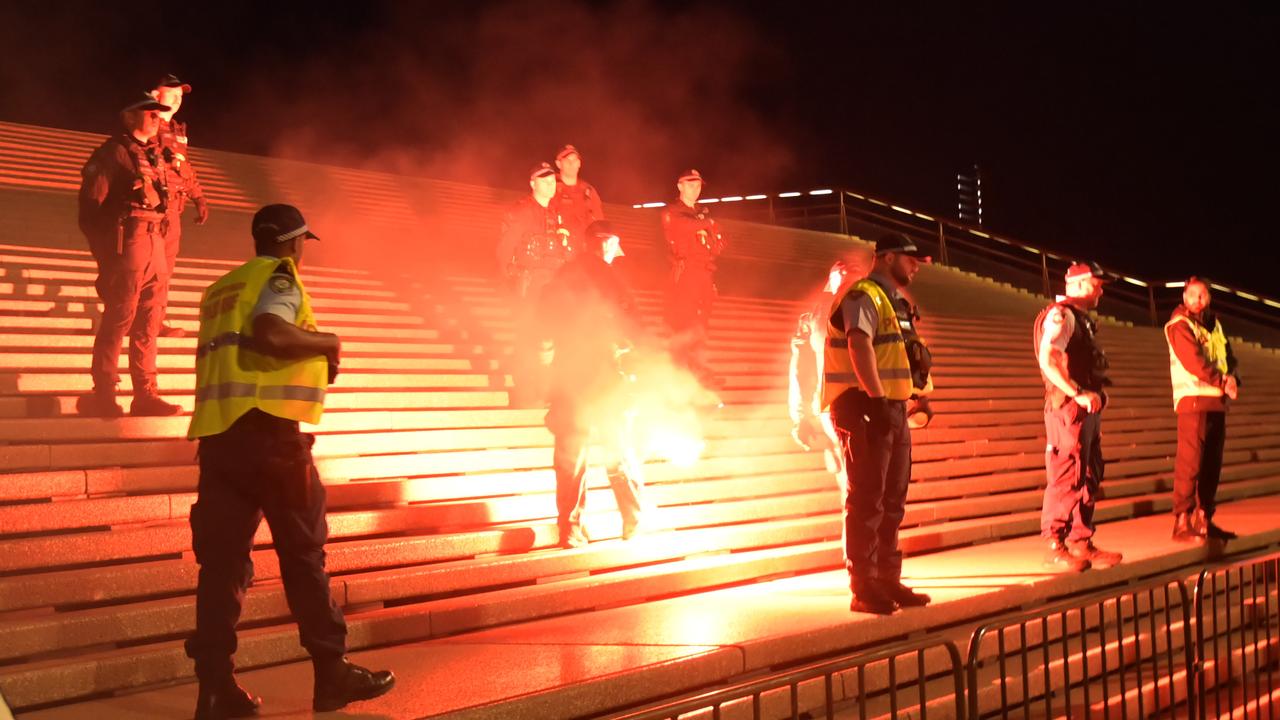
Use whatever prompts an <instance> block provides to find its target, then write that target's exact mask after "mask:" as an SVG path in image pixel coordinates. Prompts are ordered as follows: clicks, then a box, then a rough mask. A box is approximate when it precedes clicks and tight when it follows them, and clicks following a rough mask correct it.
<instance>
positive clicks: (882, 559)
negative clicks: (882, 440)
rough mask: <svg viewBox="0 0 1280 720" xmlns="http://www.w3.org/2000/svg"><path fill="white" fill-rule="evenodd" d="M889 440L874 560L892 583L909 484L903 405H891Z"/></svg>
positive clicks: (898, 563) (907, 434) (896, 570)
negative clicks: (889, 445) (882, 510)
mask: <svg viewBox="0 0 1280 720" xmlns="http://www.w3.org/2000/svg"><path fill="white" fill-rule="evenodd" d="M890 417H891V419H892V423H893V426H892V439H891V443H892V444H891V447H890V449H889V457H888V461H889V462H888V467H887V469H886V472H885V481H884V514H883V516H882V517H881V520H880V527H879V528H878V530H877V545H878V546H879V547H878V550H877V555H876V562H877V564H878V566H879V570H878V572H879V576H880V579H881V580H883V581H885V582H889V583H892V582H894V581H897V580H898V579H899V578H901V577H902V551H901V550H900V549H899V547H898V529H899V528H900V527H902V519H903V518H904V517H905V516H906V512H907V488H908V487H909V486H910V484H911V428H909V427H908V426H907V411H906V404H905V403H899V402H895V403H892V406H891V414H890Z"/></svg>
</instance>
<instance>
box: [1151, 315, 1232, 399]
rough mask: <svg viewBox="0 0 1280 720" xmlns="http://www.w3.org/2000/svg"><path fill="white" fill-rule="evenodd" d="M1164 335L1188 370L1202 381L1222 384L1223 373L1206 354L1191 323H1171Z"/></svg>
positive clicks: (1175, 355) (1174, 353) (1179, 360)
mask: <svg viewBox="0 0 1280 720" xmlns="http://www.w3.org/2000/svg"><path fill="white" fill-rule="evenodd" d="M1164 336H1165V339H1166V340H1168V341H1169V347H1170V348H1172V349H1173V355H1174V357H1176V358H1178V362H1179V363H1181V364H1182V367H1183V368H1185V369H1186V371H1187V372H1189V373H1191V374H1192V375H1194V376H1195V378H1196V379H1197V380H1199V381H1200V382H1203V383H1208V384H1210V385H1219V386H1220V385H1222V381H1223V377H1222V375H1221V374H1220V373H1219V372H1218V368H1216V367H1214V365H1213V364H1212V363H1210V362H1209V358H1208V357H1206V356H1205V352H1204V348H1203V347H1202V346H1201V345H1200V341H1199V340H1196V336H1195V333H1194V332H1192V330H1191V325H1190V324H1189V323H1185V322H1176V323H1174V324H1173V325H1170V326H1169V327H1168V328H1167V329H1165V331H1164Z"/></svg>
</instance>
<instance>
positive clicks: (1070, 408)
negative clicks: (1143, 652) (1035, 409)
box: [1033, 263, 1123, 572]
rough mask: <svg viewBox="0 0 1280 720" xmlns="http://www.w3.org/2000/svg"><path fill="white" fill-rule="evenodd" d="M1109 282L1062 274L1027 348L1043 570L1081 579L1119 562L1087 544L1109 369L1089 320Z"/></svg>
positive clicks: (1075, 269) (1092, 269) (1087, 274)
mask: <svg viewBox="0 0 1280 720" xmlns="http://www.w3.org/2000/svg"><path fill="white" fill-rule="evenodd" d="M1106 282H1107V276H1106V274H1105V273H1104V272H1103V271H1102V269H1101V268H1099V267H1098V266H1097V265H1096V264H1094V263H1075V264H1073V265H1072V266H1071V267H1070V268H1068V269H1067V274H1066V283H1067V284H1066V295H1065V296H1060V297H1058V298H1057V299H1056V300H1055V301H1054V302H1053V303H1051V304H1050V305H1049V306H1048V307H1046V308H1045V309H1044V310H1042V311H1040V314H1039V316H1037V317H1036V321H1035V326H1034V331H1033V340H1034V347H1035V353H1036V361H1037V363H1038V364H1039V366H1040V375H1041V378H1042V379H1043V380H1044V389H1045V404H1044V426H1045V433H1046V435H1047V437H1048V445H1047V446H1046V449H1045V456H1044V457H1045V473H1046V476H1047V477H1046V482H1045V489H1044V504H1043V506H1042V508H1041V511H1040V534H1041V536H1042V537H1043V538H1044V539H1045V541H1046V542H1047V543H1048V549H1047V550H1046V552H1045V556H1044V565H1045V566H1046V567H1049V568H1054V569H1062V570H1071V571H1074V572H1080V571H1083V570H1088V569H1089V568H1090V567H1094V568H1099V569H1102V568H1109V567H1111V566H1113V565H1116V564H1117V563H1119V562H1120V561H1121V559H1123V556H1122V555H1121V554H1120V553H1117V552H1109V551H1106V550H1102V549H1099V548H1098V547H1097V546H1096V545H1094V544H1093V534H1094V522H1093V510H1094V505H1095V503H1096V502H1097V499H1098V494H1099V492H1100V489H1101V486H1102V478H1103V469H1104V466H1105V461H1104V460H1103V458H1102V409H1103V408H1104V407H1105V406H1106V404H1107V395H1106V391H1105V388H1106V387H1107V386H1108V385H1110V384H1111V381H1110V380H1108V379H1107V368H1108V365H1109V363H1108V361H1107V356H1106V354H1105V353H1104V352H1103V351H1102V347H1101V346H1100V345H1099V344H1098V340H1097V337H1096V335H1097V325H1096V323H1095V322H1094V320H1093V318H1092V317H1090V315H1089V312H1090V311H1091V310H1093V309H1095V308H1097V307H1098V301H1100V300H1101V299H1102V291H1103V285H1104V284H1105V283H1106Z"/></svg>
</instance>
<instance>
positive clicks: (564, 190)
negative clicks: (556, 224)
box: [556, 145, 604, 243]
mask: <svg viewBox="0 0 1280 720" xmlns="http://www.w3.org/2000/svg"><path fill="white" fill-rule="evenodd" d="M556 168H558V169H559V170H560V177H559V179H558V180H557V182H556V205H557V206H558V207H559V208H560V217H561V218H562V219H563V220H564V225H565V227H566V228H568V230H569V237H570V238H571V240H572V242H574V243H579V242H581V241H582V240H583V239H584V238H585V237H586V235H585V233H586V231H587V226H588V225H590V224H591V223H592V222H594V221H596V220H603V219H604V205H603V204H602V202H601V201H600V193H599V192H597V191H596V189H595V187H594V186H593V185H592V184H591V183H589V182H587V181H586V180H583V179H582V178H581V177H579V176H578V173H579V171H580V170H581V169H582V153H580V152H578V149H577V148H575V147H574V146H572V145H565V146H564V147H562V148H560V152H558V153H556Z"/></svg>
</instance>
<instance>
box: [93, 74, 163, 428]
mask: <svg viewBox="0 0 1280 720" xmlns="http://www.w3.org/2000/svg"><path fill="white" fill-rule="evenodd" d="M168 109H169V108H168V106H166V105H162V104H161V103H159V102H157V101H156V100H155V99H154V98H152V97H150V96H147V95H144V96H142V98H140V99H138V100H137V101H135V102H133V103H130V104H129V105H128V106H127V107H125V108H124V109H123V110H121V111H120V118H121V122H122V124H123V125H124V132H122V133H120V134H117V135H114V136H112V137H110V138H108V139H107V140H106V141H105V142H103V143H102V145H100V146H99V147H98V149H97V150H94V152H93V155H91V156H90V157H89V161H88V162H87V163H85V166H84V168H83V169H82V170H81V176H82V180H81V184H80V194H79V199H78V205H79V212H78V215H79V217H78V220H79V225H80V231H81V232H82V233H84V236H85V238H86V239H88V241H89V250H90V251H91V252H92V253H93V259H94V260H95V261H96V262H97V264H98V279H97V281H96V282H95V283H94V284H95V286H96V288H97V290H98V297H99V298H100V299H101V300H102V305H103V311H102V318H101V320H100V322H99V325H98V331H97V337H96V338H95V339H94V342H93V361H92V366H91V369H90V374H91V375H92V376H93V392H92V393H91V394H89V395H85V396H82V397H81V398H80V399H79V400H78V401H77V402H76V410H77V411H78V412H79V413H80V414H82V415H87V416H92V417H107V418H114V417H120V416H122V415H123V414H124V410H123V409H122V408H121V407H120V404H119V403H118V402H116V385H117V384H118V383H119V382H120V372H119V367H118V366H119V362H120V343H121V341H122V340H123V339H124V337H125V335H128V336H129V374H130V376H131V379H132V381H133V404H132V405H131V406H130V408H129V414H131V415H142V416H146V415H153V416H163V415H174V414H177V413H179V412H181V410H182V408H180V407H179V406H177V405H174V404H172V403H168V402H165V401H164V400H162V399H161V398H160V391H159V388H158V385H157V383H156V335H157V334H158V333H159V332H160V323H161V320H162V319H163V316H164V307H165V304H166V303H167V302H168V296H169V284H168V283H169V268H168V266H167V265H166V260H165V251H164V230H163V225H164V221H165V217H166V214H167V212H168V206H167V204H166V203H167V200H168V197H169V190H168V181H169V173H168V168H167V167H166V165H165V163H164V160H163V158H162V156H161V150H160V145H159V143H158V142H157V141H156V133H157V132H158V131H159V127H160V113H161V112H166V111H167V110H168Z"/></svg>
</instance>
